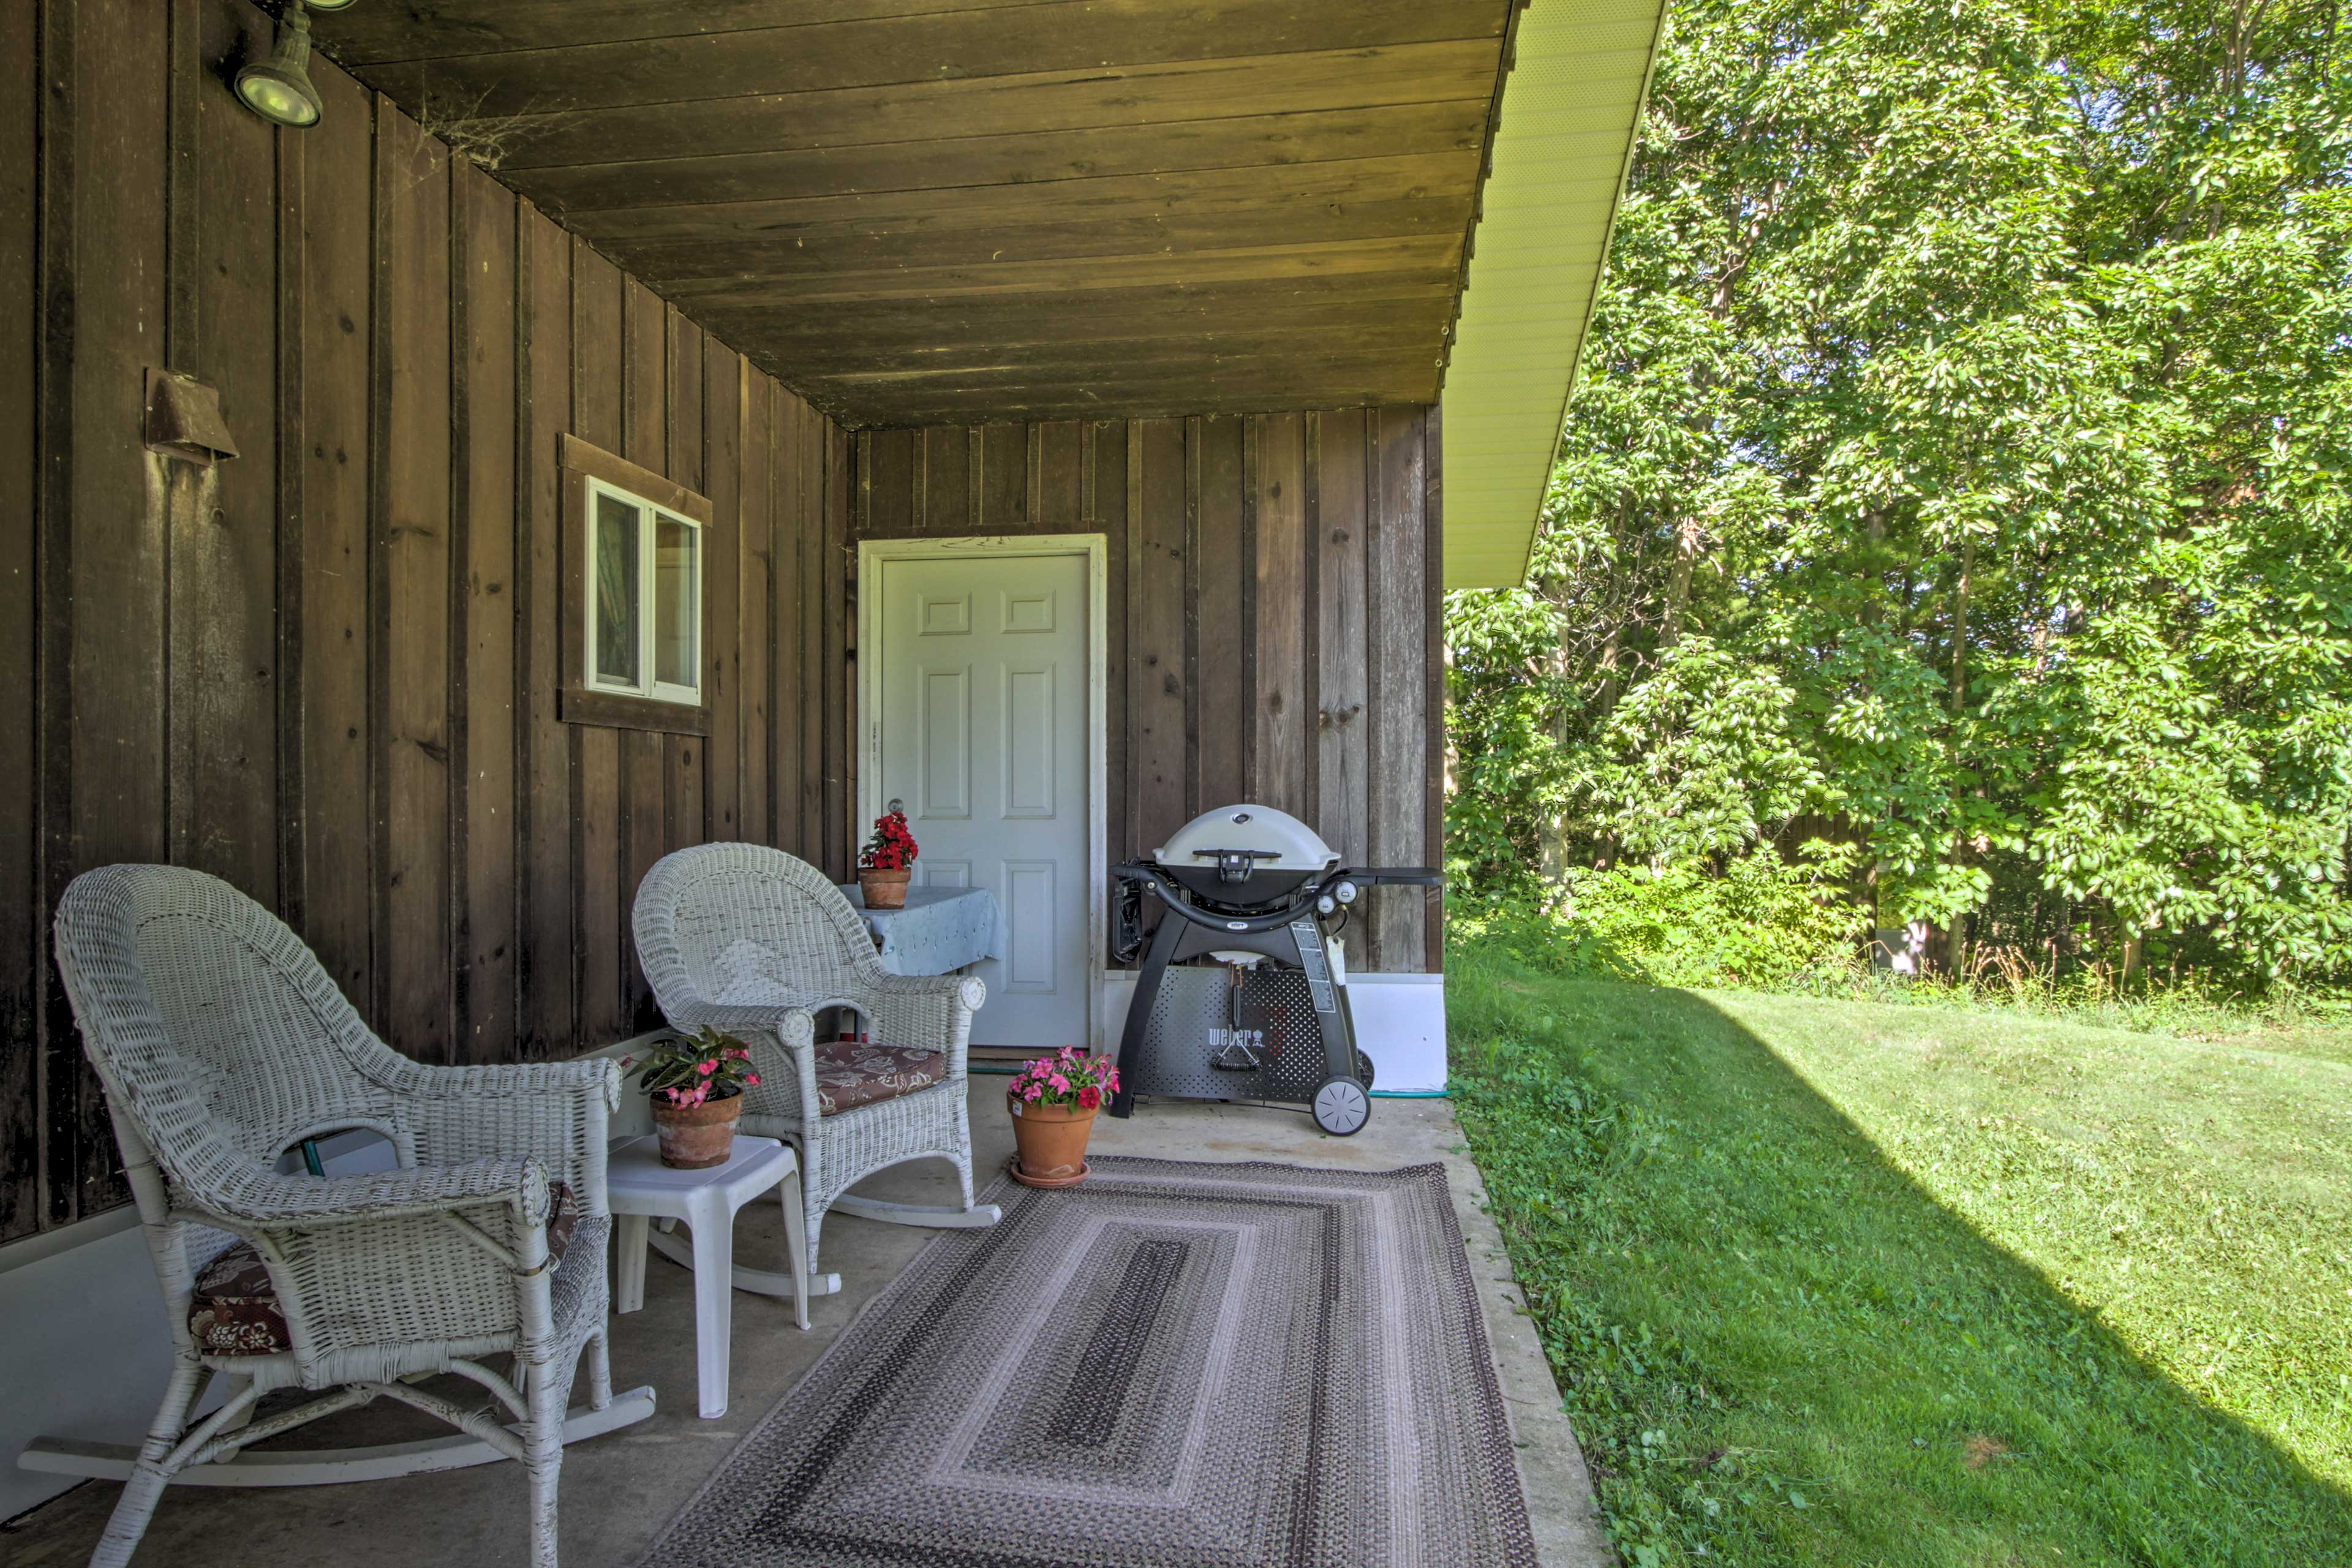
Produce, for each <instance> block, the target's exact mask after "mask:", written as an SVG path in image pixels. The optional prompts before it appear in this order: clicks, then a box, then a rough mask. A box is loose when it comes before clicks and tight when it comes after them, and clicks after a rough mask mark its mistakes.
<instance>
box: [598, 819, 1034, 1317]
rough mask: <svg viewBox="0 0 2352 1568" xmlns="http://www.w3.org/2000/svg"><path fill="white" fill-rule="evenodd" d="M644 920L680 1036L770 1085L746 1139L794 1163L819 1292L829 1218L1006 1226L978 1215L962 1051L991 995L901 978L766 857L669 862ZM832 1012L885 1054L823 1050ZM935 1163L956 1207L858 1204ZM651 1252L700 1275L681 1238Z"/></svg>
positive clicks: (640, 910) (789, 867) (662, 994)
mask: <svg viewBox="0 0 2352 1568" xmlns="http://www.w3.org/2000/svg"><path fill="white" fill-rule="evenodd" d="M635 923H636V935H637V959H638V962H639V963H642V964H643V965H644V966H645V972H646V979H647V980H648V981H650V982H652V984H653V988H654V995H655V997H656V1000H658V1001H659V1002H660V1004H661V1009H662V1014H663V1016H665V1017H667V1019H668V1020H669V1023H670V1026H672V1027H673V1028H677V1029H680V1030H692V1029H699V1028H701V1027H703V1026H706V1025H709V1026H716V1027H718V1028H720V1029H724V1030H727V1031H729V1032H730V1033H733V1034H736V1035H739V1036H740V1037H742V1038H743V1039H744V1040H745V1041H746V1042H747V1043H749V1044H750V1046H751V1055H752V1059H753V1061H754V1063H755V1064H756V1065H757V1066H758V1068H759V1069H760V1079H761V1081H760V1084H759V1086H758V1087H757V1088H755V1089H751V1090H749V1091H748V1093H747V1099H746V1101H745V1104H744V1107H743V1121H742V1129H743V1131H746V1132H751V1133H757V1134H759V1135H760V1136H761V1137H766V1138H782V1139H787V1140H789V1141H791V1142H793V1144H794V1145H796V1146H797V1147H798V1149H799V1151H800V1157H801V1192H802V1194H803V1198H802V1201H803V1205H804V1206H805V1208H806V1211H807V1219H808V1254H807V1256H808V1268H809V1269H810V1275H809V1282H808V1288H809V1291H810V1293H811V1294H813V1295H825V1294H829V1293H831V1292H833V1291H835V1290H838V1289H841V1277H840V1276H839V1275H838V1274H824V1273H818V1272H816V1268H817V1233H818V1230H819V1229H820V1227H822V1226H823V1225H824V1216H825V1213H826V1211H827V1210H829V1209H838V1210H840V1211H841V1212H842V1213H844V1214H854V1215H859V1216H861V1217H863V1218H866V1219H877V1220H887V1221H888V1222H890V1223H892V1224H894V1225H914V1226H941V1227H955V1228H962V1227H970V1226H987V1225H993V1224H995V1223H996V1220H997V1216H998V1214H999V1210H998V1209H997V1207H996V1205H993V1204H981V1205H974V1204H973V1203H972V1201H971V1117H970V1113H969V1111H968V1110H967V1108H966V1106H965V1104H964V1092H965V1090H964V1086H965V1071H964V1050H965V1047H966V1045H967V1044H968V1043H969V1041H970V1040H971V1016H972V1014H973V1013H974V1012H976V1011H978V1010H979V1007H980V1005H981V1003H982V1001H983V1000H985V999H986V997H987V995H988V991H987V987H985V986H984V985H982V984H981V983H980V982H979V981H978V980H975V979H972V978H971V977H969V976H957V975H952V974H942V975H929V974H920V975H918V974H893V973H890V972H889V971H888V970H887V969H885V968H883V967H882V963H881V961H880V960H879V959H877V958H876V957H875V956H874V942H873V939H872V938H871V937H870V936H868V935H867V934H866V923H865V922H864V921H861V920H859V919H858V918H857V911H856V910H854V909H852V908H851V907H850V904H849V900H847V899H845V898H844V897H842V894H841V889H838V888H836V887H835V886H834V885H833V883H832V882H830V881H828V880H827V879H825V877H824V873H823V872H821V871H819V870H818V869H817V868H815V867H814V866H811V865H809V864H808V863H807V862H806V861H803V860H796V859H794V858H793V857H791V856H790V855H786V854H784V853H783V852H782V851H781V850H777V849H767V848H762V847H759V846H757V845H751V844H706V845H702V846H699V847H696V848H691V849H681V850H679V851H677V853H676V854H674V855H669V856H667V857H665V858H663V859H661V860H659V861H657V862H656V864H655V866H654V868H653V869H652V870H651V871H650V872H648V873H646V879H645V881H644V883H643V884H642V885H641V886H640V887H639V888H638V889H637V901H636V909H635ZM828 1007H845V1008H848V1009H850V1010H852V1011H854V1012H856V1013H857V1014H858V1015H859V1016H861V1017H863V1018H865V1019H866V1021H867V1025H868V1027H869V1028H870V1030H871V1032H872V1035H873V1037H874V1039H875V1041H876V1042H877V1045H875V1046H874V1047H864V1048H861V1047H855V1046H843V1045H839V1044H835V1043H828V1044H825V1045H822V1046H820V1045H818V1044H817V1043H816V1015H817V1013H818V1012H819V1011H820V1010H822V1009H824V1008H828ZM926 1158H930V1159H940V1160H945V1161H947V1162H948V1163H950V1164H951V1165H953V1166H954V1167H955V1172H956V1177H957V1180H958V1181H959V1183H961V1186H962V1189H963V1201H962V1204H961V1206H959V1207H955V1208H944V1207H929V1206H925V1205H915V1204H898V1203H887V1202H883V1201H881V1200H879V1199H875V1198H866V1197H856V1196H852V1195H850V1194H849V1191H848V1189H849V1188H850V1187H852V1186H854V1185H856V1184H857V1183H858V1182H860V1181H863V1180H864V1179H865V1178H866V1177H867V1176H870V1175H872V1174H873V1173H875V1172H877V1171H879V1170H881V1169H883V1168H884V1167H885V1166H888V1165H896V1164H899V1163H903V1162H905V1161H908V1160H920V1159H926ZM652 1240H653V1244H654V1246H655V1247H657V1248H658V1249H660V1251H661V1252H662V1253H663V1255H664V1256H666V1257H668V1258H674V1259H676V1260H677V1261H678V1262H681V1263H687V1264H688V1265H689V1266H691V1262H692V1258H691V1254H689V1253H688V1251H687V1249H686V1247H684V1245H683V1244H682V1243H680V1242H678V1241H677V1239H676V1238H674V1237H666V1236H662V1235H660V1234H658V1233H656V1235H655V1236H654V1237H652ZM735 1279H736V1283H737V1284H739V1285H740V1286H743V1287H744V1288H747V1289H758V1290H766V1291H769V1292H771V1293H775V1292H777V1291H779V1290H780V1289H783V1288H785V1282H784V1281H783V1280H782V1279H778V1278H775V1277H772V1276H769V1275H765V1274H761V1273H758V1272H755V1271H753V1270H750V1269H745V1268H737V1269H736V1270H735Z"/></svg>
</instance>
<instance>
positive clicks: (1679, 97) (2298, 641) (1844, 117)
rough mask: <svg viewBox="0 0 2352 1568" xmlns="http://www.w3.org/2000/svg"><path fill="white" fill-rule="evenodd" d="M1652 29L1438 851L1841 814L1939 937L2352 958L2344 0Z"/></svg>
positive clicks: (2350, 123) (2181, 957)
mask: <svg viewBox="0 0 2352 1568" xmlns="http://www.w3.org/2000/svg"><path fill="white" fill-rule="evenodd" d="M1671 26H1672V31H1671V34H1670V37H1669V39H1668V41H1667V45H1666V47H1665V49H1664V54H1663V56H1662V58H1661V61H1660V65H1659V70H1658V75H1657V79H1656V83H1655V86H1654V91H1653V96H1652V100H1651V105H1650V112H1649V115H1648V118H1647V121H1646V122H1645V124H1644V126H1643V134H1642V143H1641V146H1640V149H1639V153H1638V156H1637V160H1636V163H1635V167H1634V171H1633V177H1632V181H1631V184H1630V185H1629V188H1628V191H1627V194H1626V197H1625V201H1624V204H1623V207H1622V211H1621V214H1620V216H1619V220H1618V226H1617V232H1616V237H1615V240H1614V243H1613V246H1612V252H1611V256H1610V264H1609V268H1608V270H1607V272H1606V274H1605V275H1604V279H1603V284H1602V289H1601V296H1600V298H1599V300H1598V301H1597V302H1596V309H1595V314H1594V321H1593V327H1592V331H1591V339H1590V342H1588V344H1587V348H1586V354H1585V363H1584V368H1583V373H1582V380H1581V382H1580V386H1579V389H1578V392H1577V395H1576V396H1575V398H1574V399H1573V400H1572V402H1571V405H1570V414H1569V419H1568V424H1567V427H1566V429H1565V431H1564V432H1563V435H1562V438H1561V443H1560V450H1559V461H1558V464H1557V465H1556V468H1555V470H1554V473H1553V479H1552V484H1551V486H1550V489H1549V494H1548V495H1547V497H1546V501H1545V508H1544V515H1543V519H1542V522H1541V525H1540V529H1539V532H1538V542H1537V548H1536V553H1535V558H1534V562H1533V564H1532V569H1531V572H1530V575H1529V580H1528V584H1527V585H1526V586H1525V587H1523V588H1520V589H1516V590H1508V591H1501V592H1495V593H1477V594H1459V595H1454V596H1453V597H1452V598H1451V599H1450V600H1449V604H1448V616H1447V624H1448V630H1449V637H1450V641H1451V656H1452V660H1453V664H1452V679H1451V683H1450V691H1451V696H1452V709H1453V710H1452V714H1451V719H1452V722H1453V724H1454V742H1455V746H1456V750H1457V753H1458V765H1457V769H1456V786H1457V787H1456V790H1455V794H1454V804H1453V807H1452V812H1453V815H1452V818H1451V823H1452V827H1453V844H1452V847H1451V854H1452V856H1453V858H1454V868H1455V869H1456V871H1457V873H1459V874H1461V875H1463V876H1465V877H1467V878H1468V879H1471V880H1472V881H1473V882H1475V883H1480V884H1483V885H1487V886H1496V887H1499V886H1502V885H1505V884H1510V883H1515V882H1524V881H1526V880H1528V879H1532V878H1537V877H1542V878H1547V879H1550V880H1551V881H1553V882H1555V883H1560V884H1564V883H1565V882H1566V880H1567V879H1568V878H1569V874H1570V870H1571V869H1573V868H1578V867H1585V868H1591V867H1596V866H1598V867H1606V866H1610V865H1612V864H1615V863H1617V861H1618V860H1619V859H1620V858H1622V857H1628V856H1630V857H1632V858H1634V859H1636V860H1639V861H1642V862H1645V863H1647V864H1649V865H1650V866H1651V867H1653V868H1667V867H1680V866H1691V865H1700V864H1702V863H1704V864H1706V865H1707V866H1710V867H1711V868H1713V869H1714V870H1716V871H1717V872H1720V871H1721V870H1722V869H1723V868H1724V860H1725V857H1727V856H1732V857H1737V856H1738V855H1740V854H1744V853H1753V852H1755V851H1756V850H1757V849H1758V848H1759V847H1762V846H1766V845H1769V844H1774V843H1776V842H1777V843H1780V844H1783V845H1786V846H1788V847H1792V848H1793V847H1794V845H1795V844H1797V843H1800V842H1802V841H1803V840H1804V839H1806V838H1809V837H1827V838H1830V839H1832V840H1836V841H1839V842H1843V843H1845V844H1849V845H1852V846H1853V847H1854V848H1855V851H1856V854H1855V857H1854V864H1855V868H1856V869H1855V872H1854V879H1855V886H1854V889H1853V890H1854V892H1855V893H1856V894H1857V895H1858V896H1860V897H1862V898H1863V899H1864V900H1865V902H1867V903H1869V904H1871V905H1873V906H1874V907H1875V909H1876V911H1877V914H1876V917H1875V918H1876V919H1877V920H1878V921H1880V922H1881V923H1888V924H1891V923H1895V922H1896V921H1906V920H1915V919H1916V920H1926V921H1933V922H1936V923H1937V924H1938V925H1939V926H1940V927H1941V928H1943V931H1944V933H1945V936H1944V942H1945V945H1944V946H1943V947H1942V949H1941V952H1942V953H1943V954H1944V956H1945V957H1947V958H1948V960H1951V961H1955V962H1957V961H1958V960H1959V959H1961V958H1962V957H1963V955H1964V950H1965V946H1966V943H1967V942H1968V940H1969V931H1970V930H1971V927H1972V926H1973V927H1975V928H1977V931H1978V934H1979V936H1980V937H1990V936H1992V935H1994V934H1995V932H1994V930H1993V927H1992V925H1991V924H1990V923H1989V921H1988V918H1987V911H1988V910H1991V909H1993V908H1995V907H1996V906H1998V907H2000V908H2001V909H2003V910H2006V911H2011V916H2005V917H2004V919H2003V920H2002V921H2000V932H1999V934H2000V936H2001V937H2002V938H2004V939H2006V940H2011V941H2018V942H2032V943H2035V944H2037V945H2039V944H2042V943H2045V942H2047V943H2050V944H2053V947H2054V950H2055V951H2058V952H2061V953H2062V955H2063V956H2065V957H2067V958H2069V959H2083V958H2098V959H2101V960H2103V961H2105V962H2109V963H2116V964H2117V965H2119V966H2122V967H2125V968H2128V967H2129V966H2131V965H2132V964H2134V963H2137V962H2138V960H2139V957H2140V955H2141V953H2142V952H2143V947H2142V944H2143V942H2148V941H2153V942H2156V943H2157V944H2158V946H2159V947H2161V948H2163V950H2164V951H2165V952H2167V953H2168V955H2169V956H2170V957H2171V958H2172V959H2173V961H2175V962H2177V963H2191V964H2202V965H2208V966H2212V967H2215V968H2218V969H2220V970H2221V971H2225V972H2228V973H2232V974H2238V975H2242V976H2246V977H2259V976H2264V975H2272V974H2277V973H2288V972H2292V973H2296V974H2298V975H2301V976H2304V977H2306V978H2313V977H2328V976H2333V977H2336V978H2347V977H2352V901H2347V892H2346V873H2347V847H2348V846H2352V508H2347V499H2346V489H2345V477H2346V468H2347V453H2348V452H2352V268H2347V262H2352V70H2347V60H2346V56H2345V50H2344V47H2343V44H2342V41H2341V37H2340V34H2339V29H2338V17H2337V14H2336V6H2335V5H2333V4H2327V3H2322V0H2225V3H2224V4H2221V5H2212V4H2210V3H2200V4H2185V3H2178V0H2168V3H2161V4H2129V3H2116V0H2091V3H2088V4H2081V5H2059V4H2054V3H2053V4H2043V5H2026V4H2017V3H2004V0H1939V3H1936V4H1928V3H1924V0H1887V3H1883V4H1847V5H1834V4H1832V5H1818V4H1812V3H1811V0H1808V3H1805V4H1798V3H1796V0H1688V3H1687V4H1682V5H1677V6H1676V7H1675V11H1674V13H1673V20H1672V24H1671ZM2016 910H2026V911H2028V912H2027V913H2026V914H2025V915H2023V916H2022V917H2015V918H2011V917H2012V916H2013V915H2014V911H2016Z"/></svg>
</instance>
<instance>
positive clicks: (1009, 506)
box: [972, 425, 1029, 533]
mask: <svg viewBox="0 0 2352 1568" xmlns="http://www.w3.org/2000/svg"><path fill="white" fill-rule="evenodd" d="M972 452H973V455H974V460H975V462H976V463H977V464H978V469H979V471H978V472H977V474H975V476H974V477H973V480H972V497H973V510H972V531H973V532H974V533H1018V532H1020V531H1022V527H1023V524H1024V521H1026V519H1027V518H1028V515H1029V502H1028V490H1029V432H1028V429H1027V427H1026V426H1020V425H982V426H979V427H978V428H976V429H974V430H973V431H972Z"/></svg>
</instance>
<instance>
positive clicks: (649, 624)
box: [580, 475, 705, 708]
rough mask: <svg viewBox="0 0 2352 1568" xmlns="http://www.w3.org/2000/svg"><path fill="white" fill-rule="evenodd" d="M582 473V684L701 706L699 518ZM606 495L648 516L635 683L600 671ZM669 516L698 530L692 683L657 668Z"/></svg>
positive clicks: (641, 548)
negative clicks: (600, 544)
mask: <svg viewBox="0 0 2352 1568" xmlns="http://www.w3.org/2000/svg"><path fill="white" fill-rule="evenodd" d="M582 477H583V479H586V480H587V486H588V489H587V495H588V504H587V505H586V506H584V507H583V508H582V509H581V510H583V512H584V513H585V514H586V515H585V516H584V517H583V519H582V520H581V527H582V538H581V548H582V550H583V552H584V553H583V556H582V560H583V562H585V563H586V570H587V573H588V580H587V582H586V584H585V591H584V592H583V593H582V594H581V595H580V616H581V622H582V625H581V635H580V647H581V650H582V661H581V670H580V682H581V685H582V686H583V688H584V689H587V690H589V691H594V692H600V693H604V694H605V695H608V696H613V697H635V698H641V699H643V700H646V701H648V702H671V703H676V704H677V705H678V706H680V707H683V708H699V707H701V706H702V658H703V647H702V631H703V627H702V622H703V614H702V593H703V583H704V577H705V574H704V572H703V539H702V532H703V530H702V524H700V523H699V522H697V521H695V520H694V519H693V518H690V517H688V516H687V515H686V514H685V513H684V512H682V511H679V510H677V508H675V507H667V506H663V505H661V504H660V503H659V502H657V501H655V500H650V499H649V498H647V497H646V496H643V495H640V494H638V493H637V492H636V491H635V490H632V489H626V488H625V487H623V486H621V485H616V484H614V483H612V482H610V481H609V480H605V479H597V478H595V477H594V476H593V475H583V476H582ZM603 496H611V497H612V498H613V499H614V500H618V501H621V502H623V503H625V504H626V505H629V506H633V507H635V508H636V509H637V512H638V515H639V516H640V517H641V518H642V519H643V520H644V521H642V522H641V523H640V524H639V526H638V528H637V595H638V599H637V602H638V605H639V610H640V613H639V615H638V616H637V675H638V679H637V681H636V683H635V684H633V685H625V684H624V683H622V682H620V681H617V680H614V679H612V678H611V677H609V676H605V675H601V674H599V673H598V672H597V668H596V651H597V644H596V585H595V569H596V568H595V563H596V559H597V557H596V531H597V529H598V528H599V527H601V526H602V521H601V518H600V516H599V512H600V509H599V507H598V506H597V500H598V499H599V498H600V497H603ZM664 520H667V521H671V522H675V523H678V524H680V525H682V526H683V527H686V528H688V529H690V530H692V531H693V536H694V605H693V610H692V617H693V625H694V681H695V683H694V684H693V685H692V686H681V685H679V684H677V682H675V681H668V680H663V679H659V678H658V676H657V675H656V673H655V672H656V668H658V663H659V661H658V660H657V659H656V641H657V638H658V633H659V623H660V619H661V613H660V606H659V605H658V603H657V602H656V598H657V596H656V590H655V584H656V581H657V580H658V570H657V562H656V548H657V546H656V540H657V539H658V538H659V537H660V534H661V527H660V524H661V522H662V521H664Z"/></svg>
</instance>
